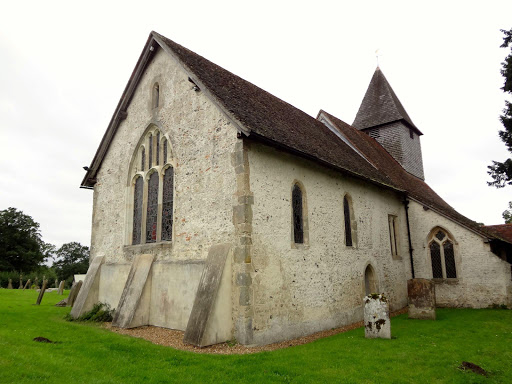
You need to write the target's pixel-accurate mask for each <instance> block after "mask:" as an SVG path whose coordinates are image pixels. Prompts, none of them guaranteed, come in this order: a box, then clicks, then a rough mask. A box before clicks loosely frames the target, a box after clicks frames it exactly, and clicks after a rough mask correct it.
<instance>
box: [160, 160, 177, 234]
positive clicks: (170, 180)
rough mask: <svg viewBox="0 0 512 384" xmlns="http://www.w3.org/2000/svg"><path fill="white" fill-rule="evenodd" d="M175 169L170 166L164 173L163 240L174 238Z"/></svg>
mask: <svg viewBox="0 0 512 384" xmlns="http://www.w3.org/2000/svg"><path fill="white" fill-rule="evenodd" d="M173 191H174V169H173V168H172V167H169V168H167V169H166V170H165V173H164V185H163V193H162V195H163V196H162V240H163V241H169V240H172V209H173V202H174V196H173Z"/></svg>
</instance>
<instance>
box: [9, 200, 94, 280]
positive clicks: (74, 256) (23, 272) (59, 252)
mask: <svg viewBox="0 0 512 384" xmlns="http://www.w3.org/2000/svg"><path fill="white" fill-rule="evenodd" d="M49 261H52V262H53V263H52V266H51V267H49V266H47V265H46V264H45V262H49ZM88 267H89V247H86V246H84V245H82V244H80V243H78V242H70V243H66V244H64V245H62V247H60V248H59V249H56V247H55V246H54V245H53V244H50V243H46V242H44V241H43V240H42V237H41V232H40V230H39V223H37V222H36V221H35V220H34V219H33V218H32V217H30V216H29V215H26V214H24V213H23V212H22V211H19V210H17V209H16V208H7V209H5V210H3V211H0V287H2V288H7V285H8V282H9V279H12V283H13V287H14V288H18V287H19V284H20V281H19V280H20V276H21V277H22V280H23V282H26V281H27V280H28V279H31V281H32V282H33V283H34V280H35V278H36V277H37V278H38V279H39V282H40V284H41V282H42V279H43V276H45V277H46V279H48V280H49V282H50V284H53V282H54V280H55V279H57V280H58V281H61V280H66V286H68V287H69V286H70V285H71V282H72V281H73V275H75V274H82V273H86V272H87V268H88Z"/></svg>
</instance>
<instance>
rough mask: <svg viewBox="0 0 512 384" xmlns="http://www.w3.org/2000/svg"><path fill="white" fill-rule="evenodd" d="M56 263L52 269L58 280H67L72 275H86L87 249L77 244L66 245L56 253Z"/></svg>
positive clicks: (87, 266) (87, 264)
mask: <svg viewBox="0 0 512 384" xmlns="http://www.w3.org/2000/svg"><path fill="white" fill-rule="evenodd" d="M55 256H56V258H57V261H55V262H54V263H53V266H52V267H53V268H54V269H55V270H56V272H57V276H58V278H59V280H67V279H69V278H70V277H73V275H76V274H81V273H87V268H89V247H86V246H85V245H82V244H80V243H77V242H75V241H74V242H71V243H66V244H64V245H62V247H60V248H59V249H58V250H57V251H56V252H55Z"/></svg>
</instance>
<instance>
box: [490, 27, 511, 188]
mask: <svg viewBox="0 0 512 384" xmlns="http://www.w3.org/2000/svg"><path fill="white" fill-rule="evenodd" d="M501 32H503V33H504V34H505V37H504V38H503V44H502V45H501V48H508V47H509V46H510V48H511V53H509V54H508V56H507V57H505V61H504V62H503V63H501V66H502V68H501V71H500V72H501V75H502V76H503V77H504V78H505V80H504V83H503V87H502V88H501V89H502V90H503V92H505V93H506V94H509V95H510V94H512V29H510V31H506V30H504V29H502V30H501ZM500 120H501V124H502V125H503V127H504V128H505V129H504V130H503V131H500V132H499V136H500V138H501V140H502V141H503V142H504V143H505V146H506V147H507V149H508V151H509V152H512V103H511V102H510V101H508V100H505V108H504V109H503V114H502V115H501V116H500ZM492 163H493V165H490V166H488V167H487V168H489V171H488V172H487V173H488V174H489V175H491V178H492V179H493V181H490V182H488V183H487V184H489V185H491V186H495V187H496V188H503V187H505V186H506V185H512V159H510V158H509V159H507V160H505V161H504V162H502V163H500V162H498V161H493V162H492Z"/></svg>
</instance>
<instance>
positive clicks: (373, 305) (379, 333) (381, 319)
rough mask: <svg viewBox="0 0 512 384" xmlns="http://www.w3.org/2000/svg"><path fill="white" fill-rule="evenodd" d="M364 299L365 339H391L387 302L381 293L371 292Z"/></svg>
mask: <svg viewBox="0 0 512 384" xmlns="http://www.w3.org/2000/svg"><path fill="white" fill-rule="evenodd" d="M363 300H364V336H365V337H366V338H367V339H376V338H381V339H391V321H390V320H389V303H388V300H387V299H386V297H385V296H384V295H383V294H380V295H379V294H377V293H372V294H371V295H368V296H365V298H364V299H363Z"/></svg>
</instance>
